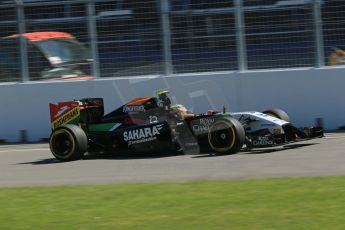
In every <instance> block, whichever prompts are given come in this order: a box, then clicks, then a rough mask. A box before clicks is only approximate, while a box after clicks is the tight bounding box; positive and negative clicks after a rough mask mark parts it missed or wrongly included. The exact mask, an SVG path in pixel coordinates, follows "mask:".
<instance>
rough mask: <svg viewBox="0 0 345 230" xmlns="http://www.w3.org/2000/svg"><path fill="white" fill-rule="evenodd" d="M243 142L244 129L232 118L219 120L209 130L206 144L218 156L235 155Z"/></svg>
mask: <svg viewBox="0 0 345 230" xmlns="http://www.w3.org/2000/svg"><path fill="white" fill-rule="evenodd" d="M244 140H245V131H244V128H243V126H242V124H241V123H240V122H239V121H237V120H235V119H233V118H221V119H219V120H217V121H216V122H215V123H214V124H212V125H211V127H210V128H209V132H208V143H209V145H210V147H211V149H212V150H213V151H215V152H217V153H219V154H234V153H237V152H238V151H239V150H240V149H241V148H242V146H243V144H244Z"/></svg>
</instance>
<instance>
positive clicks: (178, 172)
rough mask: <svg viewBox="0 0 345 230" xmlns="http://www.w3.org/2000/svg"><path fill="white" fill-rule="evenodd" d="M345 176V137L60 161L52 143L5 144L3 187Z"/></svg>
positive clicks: (1, 148)
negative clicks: (226, 151)
mask: <svg viewBox="0 0 345 230" xmlns="http://www.w3.org/2000/svg"><path fill="white" fill-rule="evenodd" d="M329 175H345V133H327V134H326V135H325V138H317V139H313V140H308V141H304V142H298V143H295V144H291V145H289V146H287V147H277V148H270V149H262V150H256V151H250V152H248V151H241V152H240V153H238V154H235V155H224V156H217V155H213V154H202V155H201V154H200V155H178V156H171V155H160V156H157V155H134V156H116V155H102V156H87V157H86V159H83V160H79V161H72V162H59V161H57V160H55V158H54V157H53V155H52V154H51V153H50V150H49V147H48V144H27V145H0V186H1V187H17V186H50V185H71V184H116V183H124V182H125V183H132V182H158V181H159V182H161V181H179V182H180V181H189V180H201V179H210V180H211V179H244V178H273V177H299V176H329Z"/></svg>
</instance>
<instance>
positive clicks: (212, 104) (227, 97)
mask: <svg viewBox="0 0 345 230" xmlns="http://www.w3.org/2000/svg"><path fill="white" fill-rule="evenodd" d="M344 88H345V69H343V68H334V69H326V68H325V69H296V70H289V71H286V70H284V71H283V70H282V71H279V70H277V71H262V72H257V71H255V72H245V73H237V72H234V73H218V74H200V75H195V74H194V75H179V76H171V77H163V76H150V77H138V78H129V79H126V78H116V79H93V80H89V81H73V82H71V81H70V82H62V81H60V82H36V83H33V82H29V83H12V84H9V83H8V84H1V85H0V108H1V111H0V139H6V140H7V141H9V142H17V141H20V140H21V135H20V131H21V130H27V137H28V141H38V140H40V139H41V138H47V137H49V135H50V118H49V108H48V104H49V102H59V101H68V100H73V99H80V98H85V97H103V98H104V102H105V110H106V112H110V111H111V110H113V109H115V108H117V107H118V106H120V105H121V104H123V103H124V102H126V101H128V100H130V99H132V98H134V97H141V96H153V95H154V92H155V90H156V89H169V90H171V96H172V98H173V100H174V101H175V102H178V103H180V104H185V105H186V106H187V107H188V108H190V109H191V110H192V111H193V112H195V113H202V112H206V110H207V109H209V108H213V109H218V110H221V109H222V106H223V105H225V106H226V108H227V109H228V110H229V111H245V110H256V111H263V110H265V109H268V108H281V109H283V110H285V111H287V112H288V114H289V115H290V119H291V120H292V122H293V123H294V124H295V125H296V126H298V127H299V126H311V125H314V123H315V119H316V118H323V121H324V126H325V128H326V129H327V130H334V129H336V128H338V127H339V126H342V125H345V100H344V98H345V90H344Z"/></svg>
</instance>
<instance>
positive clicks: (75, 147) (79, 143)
mask: <svg viewBox="0 0 345 230" xmlns="http://www.w3.org/2000/svg"><path fill="white" fill-rule="evenodd" d="M49 146H50V150H51V152H52V153H53V155H54V156H55V158H56V159H58V160H61V161H72V160H79V159H81V158H82V157H83V156H84V153H85V152H86V151H87V147H88V139H87V136H86V134H85V132H84V130H82V129H81V128H80V127H79V126H76V125H71V124H67V125H64V126H61V127H59V128H57V129H55V130H54V131H53V132H52V134H51V135H50V140H49Z"/></svg>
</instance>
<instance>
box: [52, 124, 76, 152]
mask: <svg viewBox="0 0 345 230" xmlns="http://www.w3.org/2000/svg"><path fill="white" fill-rule="evenodd" d="M64 133H66V134H67V135H68V137H69V139H70V141H71V142H72V148H71V150H69V151H68V154H66V155H64V156H61V155H60V154H57V153H56V152H55V151H54V149H51V150H52V153H53V154H54V155H57V156H59V157H60V158H62V159H66V158H68V157H70V156H71V154H72V153H73V152H74V150H75V147H76V145H75V140H74V137H73V135H72V133H71V132H70V131H68V130H66V129H60V130H56V131H54V133H53V135H52V137H51V138H50V146H54V143H53V142H52V140H54V137H55V136H56V135H60V134H64Z"/></svg>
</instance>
